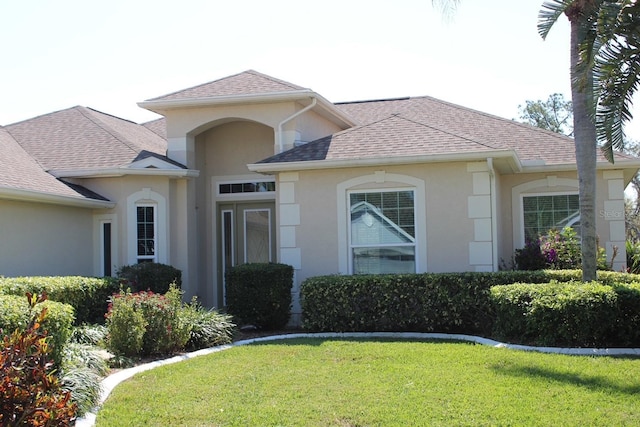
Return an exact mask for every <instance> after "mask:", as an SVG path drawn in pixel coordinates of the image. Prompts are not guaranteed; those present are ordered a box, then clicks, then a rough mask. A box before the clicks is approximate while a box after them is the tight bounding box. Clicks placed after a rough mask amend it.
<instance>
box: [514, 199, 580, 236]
mask: <svg viewBox="0 0 640 427" xmlns="http://www.w3.org/2000/svg"><path fill="white" fill-rule="evenodd" d="M579 207H580V203H579V199H578V195H577V194H552V195H539V196H523V197H522V215H523V223H524V237H525V242H527V241H530V240H535V239H537V238H538V237H540V236H542V235H544V234H546V233H547V231H549V230H550V229H562V228H564V227H566V226H569V227H573V228H574V229H575V230H576V232H578V233H579V232H580V208H579Z"/></svg>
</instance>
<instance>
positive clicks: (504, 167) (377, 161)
mask: <svg viewBox="0 0 640 427" xmlns="http://www.w3.org/2000/svg"><path fill="white" fill-rule="evenodd" d="M489 158H492V159H493V161H494V165H495V168H496V169H497V170H498V171H499V172H501V173H517V172H520V171H522V164H521V163H520V160H519V159H518V156H517V155H516V152H515V151H513V150H491V151H482V152H477V153H450V154H438V155H424V156H402V157H382V158H380V157H375V158H363V159H344V160H309V161H300V162H279V163H253V164H248V165H247V167H248V168H249V170H250V171H251V172H258V173H263V174H274V173H278V172H288V171H301V170H316V169H342V168H352V167H366V166H390V165H410V164H419V163H447V162H464V161H468V162H474V161H475V162H477V161H483V160H487V159H489Z"/></svg>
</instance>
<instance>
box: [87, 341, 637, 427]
mask: <svg viewBox="0 0 640 427" xmlns="http://www.w3.org/2000/svg"><path fill="white" fill-rule="evenodd" d="M638 393H640V359H631V358H610V357H584V356H563V355H551V354H541V353H529V352H522V351H514V350H509V349H504V348H493V347H486V346H480V345H473V344H468V343H456V342H417V341H393V340H339V339H319V338H315V339H291V340H280V341H273V342H268V343H262V344H253V345H247V346H239V347H234V348H232V349H229V350H226V351H223V352H219V353H215V354H211V355H208V356H202V357H199V358H195V359H191V360H188V361H185V362H180V363H178V364H175V365H169V366H164V367H160V368H157V369H153V370H151V371H147V372H144V373H141V374H138V375H136V376H135V377H134V378H132V379H131V380H129V381H126V382H124V383H122V384H120V385H119V386H118V387H116V389H115V390H114V391H113V393H112V394H111V396H110V397H109V399H107V401H106V402H105V404H104V406H103V407H102V409H101V410H100V411H99V412H98V417H97V424H96V425H97V427H106V426H123V425H135V426H145V425H147V426H158V425H167V426H168V425H170V426H342V427H345V426H407V425H429V426H432V425H435V426H438V425H442V426H450V425H473V426H477V425H491V426H494V425H544V426H548V425H557V426H563V425H567V426H573V425H575V426H578V425H579V426H588V425H637V422H638V419H640V400H639V399H638Z"/></svg>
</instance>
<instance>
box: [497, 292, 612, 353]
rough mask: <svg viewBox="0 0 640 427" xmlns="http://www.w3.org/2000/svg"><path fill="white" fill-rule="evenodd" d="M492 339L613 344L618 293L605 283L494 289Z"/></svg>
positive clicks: (567, 343) (593, 344)
mask: <svg viewBox="0 0 640 427" xmlns="http://www.w3.org/2000/svg"><path fill="white" fill-rule="evenodd" d="M491 300H492V302H493V304H494V307H495V313H496V318H495V322H494V333H493V336H494V337H496V338H498V339H501V340H506V341H511V342H514V341H516V342H520V343H526V344H534V345H546V346H558V345H560V346H570V347H593V346H602V345H610V344H612V343H611V342H610V340H611V332H612V330H613V326H614V324H615V322H616V319H617V317H618V305H617V294H616V292H615V290H614V289H613V288H612V287H611V286H607V285H603V284H601V283H596V282H592V283H581V282H568V283H558V282H551V283H545V284H513V285H506V286H495V287H492V288H491Z"/></svg>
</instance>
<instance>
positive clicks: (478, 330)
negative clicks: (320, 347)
mask: <svg viewBox="0 0 640 427" xmlns="http://www.w3.org/2000/svg"><path fill="white" fill-rule="evenodd" d="M581 275H582V273H581V272H580V271H579V270H566V271H563V270H539V271H502V272H495V273H476V272H467V273H424V274H406V275H357V276H338V275H333V276H318V277H312V278H308V279H306V280H305V281H304V282H303V283H302V284H301V290H300V293H301V304H302V326H303V328H305V329H307V330H310V331H335V332H360V331H416V332H445V333H464V334H476V335H482V336H491V334H492V333H493V331H494V322H495V321H496V306H495V305H494V302H493V300H492V298H491V288H492V287H493V286H498V285H509V284H513V283H532V284H534V283H549V282H551V281H557V282H572V281H576V280H580V278H581ZM599 278H600V279H601V281H602V282H603V283H604V284H608V285H613V284H616V286H618V287H623V288H624V289H630V288H629V287H628V286H627V287H625V285H624V284H626V283H630V282H634V281H637V282H640V276H638V275H631V274H626V273H614V272H599ZM633 286H635V285H633ZM620 293H621V292H618V294H620ZM625 295H627V299H626V301H627V302H626V304H627V305H628V306H629V307H633V306H634V304H635V299H634V298H635V297H634V294H633V293H632V292H630V291H629V292H628V293H627V294H625ZM625 312H626V313H629V314H627V317H629V318H631V317H632V316H633V311H632V310H631V308H629V309H627V310H626V311H625ZM618 323H619V325H618V326H619V327H620V328H628V326H626V323H625V321H624V320H619V322H618Z"/></svg>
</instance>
